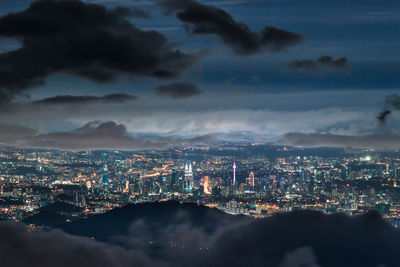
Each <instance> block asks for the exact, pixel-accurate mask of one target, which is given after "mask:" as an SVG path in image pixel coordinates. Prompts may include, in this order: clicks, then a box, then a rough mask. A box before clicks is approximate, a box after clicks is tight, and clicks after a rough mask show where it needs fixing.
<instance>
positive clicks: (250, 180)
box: [249, 172, 254, 190]
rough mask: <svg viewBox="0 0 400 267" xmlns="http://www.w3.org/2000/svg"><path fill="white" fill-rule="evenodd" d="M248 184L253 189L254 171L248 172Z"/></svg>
mask: <svg viewBox="0 0 400 267" xmlns="http://www.w3.org/2000/svg"><path fill="white" fill-rule="evenodd" d="M249 185H250V186H251V189H252V190H254V172H250V175H249Z"/></svg>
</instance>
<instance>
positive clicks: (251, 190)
mask: <svg viewBox="0 0 400 267" xmlns="http://www.w3.org/2000/svg"><path fill="white" fill-rule="evenodd" d="M321 155H324V156H321ZM0 159H1V165H0V184H1V187H0V215H1V217H2V218H3V219H11V220H23V219H24V218H26V217H29V216H31V215H34V214H35V213H36V212H37V211H38V209H40V208H41V207H43V206H46V205H48V204H51V203H54V202H58V201H60V202H65V203H70V204H73V205H75V206H77V207H79V209H73V210H71V211H65V212H69V213H70V214H69V215H72V216H73V217H76V218H84V217H87V216H90V215H91V214H96V213H102V212H105V211H107V210H110V209H112V208H115V207H120V206H123V205H126V204H127V203H143V202H148V201H165V200H170V199H176V200H179V201H182V202H195V203H199V204H203V205H207V206H212V207H217V208H219V209H221V210H223V211H225V212H227V213H230V214H245V215H249V216H253V217H265V216H268V215H270V214H272V213H274V212H281V211H291V210H294V209H315V210H320V211H323V212H325V213H334V212H343V213H347V214H352V215H355V214H361V213H364V212H366V211H368V210H370V209H377V210H379V211H380V212H381V213H382V214H383V216H384V217H385V218H387V219H389V220H390V221H391V222H392V223H393V224H394V225H397V223H398V218H400V212H399V211H400V181H398V178H399V171H400V169H399V167H400V155H398V154H397V153H396V152H392V153H377V152H373V151H368V152H362V153H348V152H346V151H343V150H327V149H325V150H324V151H322V149H294V148H290V147H284V146H275V145H269V144H262V143H253V144H251V143H250V144H225V145H220V146H217V147H213V148H211V147H186V148H176V149H170V150H165V151H143V152H128V151H83V152H65V151H47V150H22V149H14V148H3V149H2V150H1V152H0Z"/></svg>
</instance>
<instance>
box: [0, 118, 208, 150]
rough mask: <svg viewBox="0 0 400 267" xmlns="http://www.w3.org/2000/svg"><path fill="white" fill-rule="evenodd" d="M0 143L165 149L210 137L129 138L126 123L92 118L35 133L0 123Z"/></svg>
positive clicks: (71, 147) (24, 128)
mask: <svg viewBox="0 0 400 267" xmlns="http://www.w3.org/2000/svg"><path fill="white" fill-rule="evenodd" d="M1 129H3V130H5V131H4V132H2V133H1V134H0V143H1V144H3V145H10V146H17V147H24V148H46V149H60V150H87V149H92V150H97V149H112V150H147V149H155V150H157V149H167V148H171V147H176V146H186V145H203V144H213V143H214V141H213V137H212V136H209V135H203V136H198V137H193V138H179V137H174V136H169V137H152V138H146V137H132V136H130V135H129V133H128V132H127V130H126V127H125V125H123V124H116V123H115V122H113V121H109V122H99V121H92V122H89V123H87V124H85V125H84V126H82V127H80V128H77V129H75V130H73V131H70V132H52V133H38V132H37V131H35V130H34V129H31V128H28V127H20V126H8V125H2V126H1V125H0V130H1Z"/></svg>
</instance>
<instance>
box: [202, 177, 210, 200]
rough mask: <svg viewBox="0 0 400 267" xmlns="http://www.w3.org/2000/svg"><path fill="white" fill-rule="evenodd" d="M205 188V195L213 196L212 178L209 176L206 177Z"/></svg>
mask: <svg viewBox="0 0 400 267" xmlns="http://www.w3.org/2000/svg"><path fill="white" fill-rule="evenodd" d="M203 187H204V195H210V194H211V192H210V178H209V177H208V176H206V177H205V178H204V184H203Z"/></svg>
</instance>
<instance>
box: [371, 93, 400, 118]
mask: <svg viewBox="0 0 400 267" xmlns="http://www.w3.org/2000/svg"><path fill="white" fill-rule="evenodd" d="M392 109H394V110H400V96H398V95H396V94H393V95H388V96H386V98H385V109H384V110H383V111H381V112H380V113H379V114H378V115H377V116H376V118H377V119H378V121H379V122H380V123H382V124H385V123H386V120H387V116H388V115H389V114H391V113H392Z"/></svg>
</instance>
